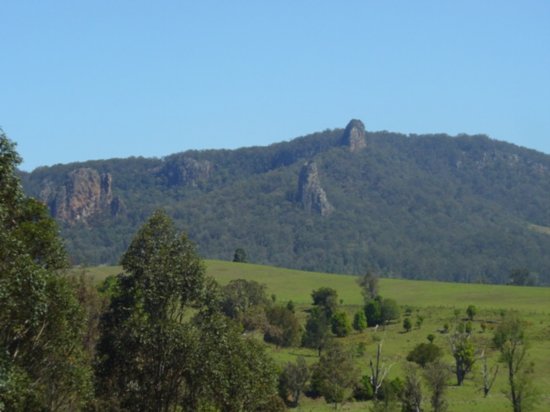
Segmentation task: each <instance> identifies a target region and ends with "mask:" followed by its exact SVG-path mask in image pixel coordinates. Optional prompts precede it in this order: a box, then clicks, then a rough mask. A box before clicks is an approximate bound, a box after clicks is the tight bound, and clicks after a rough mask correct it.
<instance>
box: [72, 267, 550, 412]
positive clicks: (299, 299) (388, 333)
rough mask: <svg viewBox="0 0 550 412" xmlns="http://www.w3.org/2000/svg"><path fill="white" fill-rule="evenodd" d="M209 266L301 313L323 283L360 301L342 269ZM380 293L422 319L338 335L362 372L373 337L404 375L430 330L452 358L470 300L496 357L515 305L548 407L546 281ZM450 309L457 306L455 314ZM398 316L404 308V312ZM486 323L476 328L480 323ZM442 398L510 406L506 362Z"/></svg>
mask: <svg viewBox="0 0 550 412" xmlns="http://www.w3.org/2000/svg"><path fill="white" fill-rule="evenodd" d="M205 263H206V268H207V274H208V275H210V276H212V277H214V278H215V279H217V280H218V282H220V283H221V284H226V283H228V282H229V281H231V280H232V279H238V278H241V279H247V280H255V281H257V282H260V283H263V284H265V285H266V287H267V292H268V295H271V294H274V295H275V296H276V299H277V302H282V303H285V302H287V301H288V300H292V301H294V302H295V304H296V305H297V308H298V315H299V316H300V317H301V318H302V319H305V316H306V315H305V313H304V312H303V310H304V309H306V308H307V307H308V306H309V305H310V304H311V291H312V290H314V289H317V288H319V287H321V286H327V287H331V288H334V289H335V290H336V291H337V292H338V296H339V297H340V298H341V299H342V301H343V309H344V310H346V311H347V312H348V314H349V315H350V316H351V315H353V313H354V312H355V311H357V310H358V309H360V308H361V305H362V297H361V294H360V291H359V288H358V286H357V284H356V277H354V276H347V275H331V274H323V273H312V272H303V271H298V270H289V269H280V268H274V267H267V266H260V265H253V264H242V263H232V262H222V261H213V260H209V261H206V262H205ZM78 271H84V272H86V273H87V274H89V275H91V276H93V277H94V279H96V281H98V282H100V281H101V280H102V279H104V278H105V277H106V276H108V275H113V274H116V273H119V272H120V271H121V268H120V267H108V266H105V267H101V266H100V267H94V268H89V269H75V272H78ZM380 293H381V295H382V296H384V297H388V298H392V299H395V300H396V301H397V302H398V303H399V304H400V305H401V306H402V307H403V308H406V307H408V308H409V310H411V312H412V313H411V319H412V320H413V323H414V319H415V317H416V316H418V315H421V316H422V317H423V318H424V323H423V324H422V326H421V328H420V329H418V328H413V330H412V331H411V332H409V333H404V332H403V329H402V326H401V324H402V322H401V321H400V322H397V323H395V324H392V325H389V326H387V327H386V328H385V330H380V329H379V330H378V331H377V332H374V331H373V330H367V331H366V332H364V333H352V334H351V335H350V336H348V337H346V338H339V340H340V341H341V342H342V343H344V344H345V345H347V346H348V347H349V348H351V349H353V348H356V347H357V346H358V345H359V343H361V342H364V343H365V344H366V348H367V349H366V353H365V355H363V356H361V357H358V360H357V362H358V366H359V367H360V368H361V370H362V371H363V372H364V373H365V374H366V373H367V370H368V362H369V360H370V359H371V357H372V356H373V355H374V351H375V348H376V344H377V342H380V341H382V342H383V357H384V359H385V362H386V363H387V364H391V365H392V369H391V372H390V377H395V376H400V375H402V373H401V372H402V367H403V365H404V363H405V357H406V355H407V353H408V352H409V351H410V350H411V349H412V348H413V347H414V346H415V345H416V344H417V343H419V342H423V341H426V336H427V335H428V334H430V333H432V334H435V335H436V340H435V343H436V344H438V345H439V346H441V347H442V348H443V350H444V351H445V353H446V355H445V360H446V361H447V363H449V365H451V364H452V363H453V358H452V356H451V354H450V350H449V343H448V337H447V336H448V335H446V334H444V333H441V330H442V327H443V325H444V324H445V323H449V324H451V325H452V324H453V322H457V321H458V320H459V319H458V318H462V317H464V316H465V310H466V307H467V306H468V305H470V304H473V305H475V306H476V307H477V308H478V315H477V316H476V319H475V321H474V323H473V326H474V331H475V332H474V334H473V336H474V337H473V339H474V341H475V343H476V347H477V348H478V349H479V350H480V351H481V350H482V349H484V350H485V351H486V353H489V355H490V358H489V363H490V365H494V364H496V363H497V360H498V356H497V355H498V354H497V353H496V352H494V351H493V350H492V349H491V338H492V331H491V328H493V327H494V325H495V323H496V322H498V320H499V318H500V316H501V312H502V311H503V310H517V311H518V312H520V314H521V316H522V317H523V318H524V319H525V320H526V321H527V322H528V324H529V328H528V337H529V340H530V348H529V358H530V360H532V361H533V362H534V364H535V373H534V376H533V379H534V381H535V383H536V387H537V390H538V393H539V397H538V399H539V403H538V405H537V406H536V407H535V408H534V409H533V410H534V411H548V410H550V390H548V389H547V388H549V387H550V319H549V314H550V288H535V287H514V286H500V285H481V284H457V283H443V282H427V281H411V280H401V279H381V280H380ZM455 310H458V311H460V313H459V315H458V318H457V314H456V313H455ZM401 319H403V316H402V318H401ZM482 322H484V323H486V324H487V325H488V329H487V330H486V331H485V332H482V329H481V327H480V326H481V323H482ZM269 351H270V353H271V354H272V356H273V357H274V359H275V360H276V361H277V362H278V363H280V364H284V363H285V362H288V361H292V360H294V359H295V358H296V356H298V355H302V356H305V357H306V359H307V360H308V361H310V362H311V363H314V362H316V361H317V355H316V353H315V352H314V351H312V350H309V349H304V348H290V349H277V348H275V347H272V346H269ZM449 384H450V386H449V388H448V402H449V411H451V412H454V411H457V412H462V411H464V412H466V411H482V412H483V411H487V412H489V411H490V412H497V411H506V410H511V407H510V404H509V402H508V400H507V399H506V397H505V395H504V394H503V391H504V390H505V389H506V387H507V381H506V374H505V370H504V367H503V366H501V367H500V372H499V375H498V377H497V380H496V383H495V386H494V388H493V390H492V392H491V393H490V395H489V397H487V398H483V395H482V393H481V392H480V372H479V365H478V366H477V368H476V369H475V370H474V372H473V373H472V375H471V376H470V377H469V378H468V379H467V380H466V382H465V385H464V386H462V387H457V386H456V385H455V384H454V380H452V379H451V380H450V381H449ZM424 398H425V410H429V393H428V392H427V391H425V392H424ZM368 408H369V403H368V402H367V403H365V402H350V403H347V404H345V405H343V406H342V407H341V408H340V409H341V410H349V411H359V410H368ZM297 410H298V411H310V410H311V411H313V410H315V411H324V410H327V411H328V410H333V408H331V407H330V406H329V405H327V404H325V403H324V401H323V400H322V399H317V400H311V399H307V398H303V401H302V402H301V406H300V407H299V408H298V409H297Z"/></svg>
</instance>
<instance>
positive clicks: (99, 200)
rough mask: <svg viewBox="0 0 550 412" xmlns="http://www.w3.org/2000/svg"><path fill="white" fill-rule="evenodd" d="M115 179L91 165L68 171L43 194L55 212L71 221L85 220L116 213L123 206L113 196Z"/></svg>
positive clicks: (65, 219)
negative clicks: (59, 181) (56, 185)
mask: <svg viewBox="0 0 550 412" xmlns="http://www.w3.org/2000/svg"><path fill="white" fill-rule="evenodd" d="M112 182H113V178H112V176H111V174H109V173H103V174H101V175H100V174H99V173H98V171H97V170H95V169H91V168H79V169H75V170H73V171H71V172H69V173H68V174H67V179H66V181H65V183H64V184H63V185H61V186H59V187H57V188H55V187H54V188H52V187H51V185H46V188H45V190H44V191H43V192H42V194H41V198H42V200H43V201H44V202H45V203H46V204H47V205H48V207H49V208H50V211H51V213H52V215H53V216H54V217H55V218H56V219H59V220H62V221H64V222H66V223H69V224H74V223H77V222H84V223H85V222H86V221H87V220H88V219H89V218H90V217H92V216H94V215H96V214H98V213H103V212H107V213H110V214H111V215H113V216H116V215H117V214H119V213H120V212H121V210H122V208H123V205H122V202H121V200H120V199H118V198H117V197H113V191H112Z"/></svg>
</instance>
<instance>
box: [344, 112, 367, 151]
mask: <svg viewBox="0 0 550 412" xmlns="http://www.w3.org/2000/svg"><path fill="white" fill-rule="evenodd" d="M342 145H343V146H347V147H348V148H349V151H350V152H357V151H359V150H363V149H364V148H366V147H367V138H366V134H365V125H364V124H363V122H362V121H361V120H357V119H353V120H351V121H350V122H349V123H348V125H347V126H346V130H344V135H343V136H342Z"/></svg>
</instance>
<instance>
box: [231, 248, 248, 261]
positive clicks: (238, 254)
mask: <svg viewBox="0 0 550 412" xmlns="http://www.w3.org/2000/svg"><path fill="white" fill-rule="evenodd" d="M233 262H239V263H247V262H248V261H247V257H246V252H245V251H244V249H242V248H238V249H235V253H234V254H233Z"/></svg>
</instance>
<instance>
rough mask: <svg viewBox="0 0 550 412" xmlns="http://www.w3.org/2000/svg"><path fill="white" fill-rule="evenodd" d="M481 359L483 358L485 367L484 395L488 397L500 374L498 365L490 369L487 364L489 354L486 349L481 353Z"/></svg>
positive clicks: (483, 370) (483, 374)
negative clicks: (486, 353)
mask: <svg viewBox="0 0 550 412" xmlns="http://www.w3.org/2000/svg"><path fill="white" fill-rule="evenodd" d="M481 359H483V369H482V379H483V380H482V383H483V397H484V398H486V397H487V395H489V392H490V391H491V388H492V387H493V384H494V383H495V379H496V378H497V374H498V365H496V366H495V367H494V368H492V370H489V366H488V365H487V355H485V351H483V352H482V353H481Z"/></svg>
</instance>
